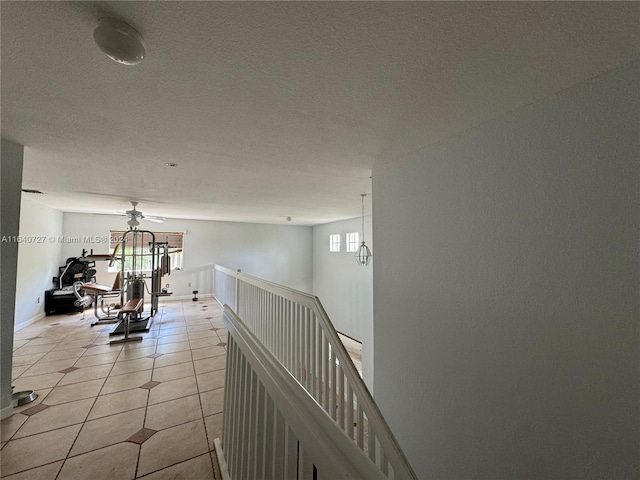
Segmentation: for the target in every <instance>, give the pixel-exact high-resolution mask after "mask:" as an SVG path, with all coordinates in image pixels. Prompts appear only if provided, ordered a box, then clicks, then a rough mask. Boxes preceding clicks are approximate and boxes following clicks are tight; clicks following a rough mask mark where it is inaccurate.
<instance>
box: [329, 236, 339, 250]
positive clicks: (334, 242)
mask: <svg viewBox="0 0 640 480" xmlns="http://www.w3.org/2000/svg"><path fill="white" fill-rule="evenodd" d="M329 251H330V252H339V251H340V234H339V233H334V234H333V235H329Z"/></svg>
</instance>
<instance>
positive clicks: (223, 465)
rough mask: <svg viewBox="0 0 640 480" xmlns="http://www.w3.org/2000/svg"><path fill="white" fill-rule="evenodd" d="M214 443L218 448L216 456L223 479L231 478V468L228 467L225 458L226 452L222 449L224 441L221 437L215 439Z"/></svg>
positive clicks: (228, 479)
mask: <svg viewBox="0 0 640 480" xmlns="http://www.w3.org/2000/svg"><path fill="white" fill-rule="evenodd" d="M213 445H214V447H215V449H216V457H217V458H218V466H219V467H220V473H221V474H222V480H230V479H231V477H230V476H229V469H228V468H227V461H226V460H225V458H224V452H223V451H222V442H221V441H220V439H219V438H216V439H214V440H213Z"/></svg>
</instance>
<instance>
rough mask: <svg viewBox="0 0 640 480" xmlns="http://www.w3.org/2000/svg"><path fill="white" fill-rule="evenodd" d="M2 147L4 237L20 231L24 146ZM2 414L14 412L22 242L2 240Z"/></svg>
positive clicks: (0, 198)
mask: <svg viewBox="0 0 640 480" xmlns="http://www.w3.org/2000/svg"><path fill="white" fill-rule="evenodd" d="M1 145H2V146H1V149H0V154H1V155H0V188H1V194H0V215H1V219H0V237H14V236H18V235H19V226H20V195H21V188H22V157H23V153H24V147H23V146H22V145H18V144H16V143H14V142H10V141H9V140H5V139H4V138H3V139H2V144H1ZM0 246H1V247H0V251H1V254H0V270H1V271H2V281H1V285H0V295H1V302H0V304H1V307H0V361H1V365H0V416H1V417H2V418H5V417H7V416H9V415H11V413H12V411H13V408H12V406H11V368H12V366H13V359H12V356H13V324H14V306H15V300H16V275H17V274H16V271H17V265H18V243H17V242H14V241H11V239H9V241H3V242H2V243H0Z"/></svg>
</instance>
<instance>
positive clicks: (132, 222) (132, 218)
mask: <svg viewBox="0 0 640 480" xmlns="http://www.w3.org/2000/svg"><path fill="white" fill-rule="evenodd" d="M131 205H132V206H133V208H132V209H131V210H127V211H126V212H118V213H119V214H121V215H126V216H127V217H129V220H128V221H127V225H129V226H130V227H131V228H133V227H137V226H138V225H140V222H139V221H138V219H141V218H143V219H145V220H149V221H150V222H155V223H162V222H164V218H163V217H153V216H151V215H143V214H142V212H141V211H140V210H137V209H136V207H137V206H138V202H134V201H131Z"/></svg>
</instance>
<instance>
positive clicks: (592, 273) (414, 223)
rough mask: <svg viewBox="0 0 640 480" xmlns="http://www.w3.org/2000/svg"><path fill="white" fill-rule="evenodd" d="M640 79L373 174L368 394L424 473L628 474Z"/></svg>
mask: <svg viewBox="0 0 640 480" xmlns="http://www.w3.org/2000/svg"><path fill="white" fill-rule="evenodd" d="M639 79H640V69H639V64H638V63H634V64H631V65H628V66H626V67H624V68H622V69H620V70H617V71H614V72H610V73H608V74H605V75H602V76H601V77H598V78H597V79H594V80H592V81H589V82H586V83H584V84H580V85H578V86H575V87H573V88H571V89H569V90H567V91H564V92H561V93H559V94H557V95H555V96H553V97H551V98H548V99H546V100H545V101H542V102H539V103H537V104H535V105H533V106H529V107H526V108H521V109H519V110H517V111H515V112H512V113H511V114H509V115H506V116H503V117H501V118H499V119H496V120H494V121H492V122H489V123H487V124H485V125H483V126H482V127H480V128H478V129H476V130H475V131H470V132H467V133H465V134H463V135H460V136H458V137H456V138H452V139H450V140H449V141H446V142H444V143H442V144H440V145H436V146H432V147H429V148H424V149H423V150H422V151H420V152H419V153H418V154H415V155H413V156H411V157H410V158H407V159H406V161H404V162H403V163H402V164H396V166H395V167H384V168H378V169H375V170H374V176H373V182H374V184H373V192H374V196H375V202H374V212H373V215H374V218H375V228H374V242H375V246H376V251H375V253H376V257H375V263H374V311H375V325H374V332H375V352H376V356H375V366H374V375H375V396H376V399H377V401H378V402H379V404H380V406H381V409H382V411H383V412H384V413H385V415H386V416H387V420H388V421H389V423H390V425H391V427H392V429H393V430H394V432H395V433H396V434H397V436H398V437H399V440H400V442H401V444H402V446H403V447H404V449H405V451H406V453H407V454H408V457H409V459H410V461H411V462H412V464H413V465H414V467H415V469H416V471H417V473H418V476H419V477H420V478H438V479H446V478H450V479H470V478H474V479H479V478H490V479H498V478H500V479H504V478H508V479H514V478H582V479H586V478H638V477H640V455H638V452H639V451H640V416H639V404H640V402H639V399H640V390H639V378H640V375H639V374H640V370H639V365H640V363H639V359H640V342H639V326H638V312H639V311H640V308H639V307H640V302H639V290H638V287H639V276H640V274H639V268H638V267H639V261H638V259H639V249H638V240H639V238H640V229H639V218H640V211H639V205H640V198H639V192H640V188H639V186H640V182H639V180H640V178H639V172H640V157H639V152H640V142H639V132H640V120H639V112H640V90H639V85H640V82H639Z"/></svg>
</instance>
